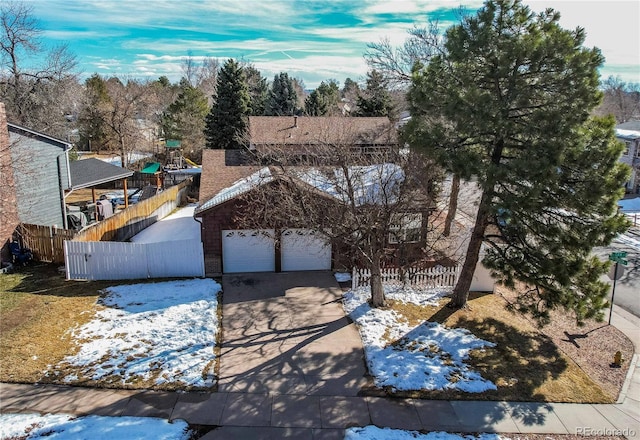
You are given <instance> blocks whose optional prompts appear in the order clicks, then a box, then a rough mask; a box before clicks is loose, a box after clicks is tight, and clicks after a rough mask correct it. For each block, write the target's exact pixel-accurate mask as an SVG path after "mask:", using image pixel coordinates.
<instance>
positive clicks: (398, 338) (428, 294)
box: [343, 287, 496, 393]
mask: <svg viewBox="0 0 640 440" xmlns="http://www.w3.org/2000/svg"><path fill="white" fill-rule="evenodd" d="M385 293H386V295H387V298H391V299H398V300H400V301H405V302H411V303H415V304H420V305H426V304H436V303H437V302H438V300H439V299H440V298H442V297H443V296H444V294H445V292H443V291H442V290H427V291H419V290H413V289H402V288H401V287H396V288H395V289H393V288H390V287H385ZM370 296H371V294H370V289H369V288H358V289H355V290H352V291H349V292H347V293H346V294H345V296H344V302H343V304H344V309H345V311H346V313H347V314H349V316H350V317H351V319H353V321H354V322H355V323H356V324H357V326H358V329H359V331H360V335H361V338H362V343H363V346H364V351H365V355H366V358H367V365H368V367H369V372H370V373H371V375H372V376H373V377H374V382H375V384H376V386H378V387H385V386H389V387H391V388H392V389H394V390H430V391H431V390H445V389H455V390H460V391H464V392H469V393H480V392H483V391H486V390H495V389H496V386H495V384H494V383H493V382H491V381H489V380H487V379H484V378H483V377H482V376H481V375H480V374H479V373H477V372H475V371H472V370H471V369H470V368H469V366H468V365H467V364H465V361H466V360H467V359H468V357H469V352H470V351H471V350H474V349H484V348H486V347H494V346H495V344H494V343H492V342H488V341H485V340H482V339H479V338H477V337H475V336H474V335H473V334H471V332H469V331H468V330H466V329H452V328H447V327H445V326H443V325H441V324H438V323H435V322H423V323H421V324H420V325H417V326H412V325H409V324H408V323H407V321H406V320H405V319H404V318H403V317H402V316H400V315H399V314H398V313H396V312H395V311H394V310H382V309H377V308H371V307H370V306H369V304H368V300H369V298H370Z"/></svg>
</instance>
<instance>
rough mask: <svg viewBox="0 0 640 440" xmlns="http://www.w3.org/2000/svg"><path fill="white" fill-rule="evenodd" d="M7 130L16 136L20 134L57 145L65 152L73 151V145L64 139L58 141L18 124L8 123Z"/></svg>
mask: <svg viewBox="0 0 640 440" xmlns="http://www.w3.org/2000/svg"><path fill="white" fill-rule="evenodd" d="M7 129H8V130H9V131H10V132H13V133H16V134H20V135H22V136H26V137H30V138H36V139H38V140H40V141H42V142H46V143H49V144H53V145H56V146H58V147H60V148H62V149H63V150H64V151H67V150H70V149H71V143H70V142H67V141H63V140H62V139H57V138H54V137H51V136H49V135H46V134H44V133H41V132H39V131H35V130H31V129H29V128H25V127H22V126H20V125H16V124H12V123H10V122H9V123H7Z"/></svg>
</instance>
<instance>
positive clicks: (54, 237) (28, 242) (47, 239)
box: [17, 223, 76, 264]
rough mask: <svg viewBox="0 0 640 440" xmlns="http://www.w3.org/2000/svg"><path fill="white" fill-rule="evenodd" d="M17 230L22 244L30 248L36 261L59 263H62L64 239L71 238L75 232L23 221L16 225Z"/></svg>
mask: <svg viewBox="0 0 640 440" xmlns="http://www.w3.org/2000/svg"><path fill="white" fill-rule="evenodd" d="M17 232H18V234H19V235H20V237H21V238H22V245H23V246H24V247H26V248H29V249H31V252H32V253H33V257H34V258H35V259H36V260H37V261H45V262H48V263H59V264H62V263H64V241H65V240H71V239H72V238H73V237H74V235H75V233H76V232H75V231H74V230H71V229H59V228H54V227H53V226H40V225H29V224H24V223H23V224H21V225H19V226H18V230H17Z"/></svg>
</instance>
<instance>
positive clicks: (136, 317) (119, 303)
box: [0, 266, 220, 390]
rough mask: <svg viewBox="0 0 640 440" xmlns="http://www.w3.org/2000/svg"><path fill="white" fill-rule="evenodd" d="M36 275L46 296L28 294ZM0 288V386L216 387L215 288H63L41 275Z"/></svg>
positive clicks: (29, 274)
mask: <svg viewBox="0 0 640 440" xmlns="http://www.w3.org/2000/svg"><path fill="white" fill-rule="evenodd" d="M45 275H48V276H49V277H50V278H49V281H48V286H49V287H48V288H47V289H44V290H41V289H38V288H37V286H39V285H40V283H44V282H45V281H46V280H47V279H46V278H41V277H44V276H45ZM38 279H39V281H40V282H36V280H38ZM0 280H2V282H3V285H2V290H1V291H0V304H2V309H1V313H2V315H1V316H2V322H3V326H4V327H6V328H3V332H2V335H1V338H0V343H1V344H2V345H1V347H2V357H1V362H2V364H0V366H1V367H2V370H1V371H2V372H1V376H0V380H3V381H9V382H43V383H66V384H73V385H85V386H98V387H114V388H144V389H165V390H175V389H184V390H190V389H207V390H210V389H212V388H214V387H215V385H216V373H215V366H216V353H215V351H216V344H217V338H218V334H219V332H218V327H219V324H218V323H219V319H218V318H219V310H218V293H219V291H220V285H219V284H218V283H216V282H214V281H213V280H210V279H191V280H171V281H154V282H151V281H150V282H145V283H139V282H138V283H125V284H122V283H119V284H117V285H114V282H113V281H112V282H109V283H104V282H101V283H98V282H80V283H79V282H67V281H64V280H63V279H62V275H59V274H57V273H55V272H52V269H51V268H50V267H47V266H41V267H34V268H28V269H25V271H24V272H21V273H19V274H13V275H9V276H7V277H6V278H4V277H2V278H0ZM107 284H109V285H107ZM5 316H6V317H8V318H9V319H7V320H5V319H4V317H5ZM9 321H11V324H10V325H9V324H8V323H9Z"/></svg>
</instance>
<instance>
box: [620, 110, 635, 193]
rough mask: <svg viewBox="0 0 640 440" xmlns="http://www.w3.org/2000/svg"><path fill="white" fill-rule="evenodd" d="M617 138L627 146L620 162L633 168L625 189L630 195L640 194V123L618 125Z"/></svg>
mask: <svg viewBox="0 0 640 440" xmlns="http://www.w3.org/2000/svg"><path fill="white" fill-rule="evenodd" d="M616 138H617V139H618V140H619V141H621V142H624V144H625V149H624V151H623V153H622V156H621V157H620V162H623V163H626V164H627V165H629V166H630V167H631V176H630V178H629V181H628V182H627V183H626V184H625V189H626V191H627V192H630V193H640V121H629V122H625V123H624V124H620V125H616Z"/></svg>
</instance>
